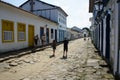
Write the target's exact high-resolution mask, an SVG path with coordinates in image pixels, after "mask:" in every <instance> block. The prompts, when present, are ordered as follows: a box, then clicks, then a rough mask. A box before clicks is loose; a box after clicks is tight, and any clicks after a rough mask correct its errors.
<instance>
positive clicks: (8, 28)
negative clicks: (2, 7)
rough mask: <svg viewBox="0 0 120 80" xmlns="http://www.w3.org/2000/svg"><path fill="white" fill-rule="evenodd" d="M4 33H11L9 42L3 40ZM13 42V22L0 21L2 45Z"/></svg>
mask: <svg viewBox="0 0 120 80" xmlns="http://www.w3.org/2000/svg"><path fill="white" fill-rule="evenodd" d="M4 32H12V35H11V36H12V38H11V40H4V39H5V34H4ZM9 42H14V22H13V21H10V20H4V19H2V43H9Z"/></svg>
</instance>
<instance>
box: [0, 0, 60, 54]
mask: <svg viewBox="0 0 120 80" xmlns="http://www.w3.org/2000/svg"><path fill="white" fill-rule="evenodd" d="M57 25H58V23H56V22H55V21H51V20H49V19H47V18H43V17H40V16H38V15H35V14H33V13H30V12H28V11H25V10H23V9H20V8H18V7H15V6H13V5H11V4H8V3H6V2H3V1H0V53H3V52H7V51H12V50H18V49H22V48H26V47H31V46H34V36H35V35H37V34H38V36H39V38H40V37H41V33H45V35H46V36H47V37H46V44H48V43H51V42H52V41H53V40H54V39H55V38H56V37H55V36H56V35H55V34H56V30H57V29H58V27H57ZM39 45H41V39H40V43H39Z"/></svg>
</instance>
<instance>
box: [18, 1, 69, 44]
mask: <svg viewBox="0 0 120 80" xmlns="http://www.w3.org/2000/svg"><path fill="white" fill-rule="evenodd" d="M20 8H22V9H24V10H27V11H30V12H32V13H34V14H36V15H38V16H42V17H45V18H47V19H50V20H52V21H55V22H57V23H58V29H57V31H56V40H57V41H58V42H60V41H63V40H64V37H65V35H66V29H67V16H68V15H67V14H66V13H65V12H64V11H63V9H61V8H60V7H58V6H55V5H52V4H48V3H46V2H43V1H40V0H28V1H26V2H25V3H23V4H22V5H21V6H20Z"/></svg>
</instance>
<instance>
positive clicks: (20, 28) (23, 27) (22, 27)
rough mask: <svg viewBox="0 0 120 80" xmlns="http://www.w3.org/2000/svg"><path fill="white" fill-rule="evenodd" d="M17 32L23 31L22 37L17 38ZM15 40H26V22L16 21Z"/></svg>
mask: <svg viewBox="0 0 120 80" xmlns="http://www.w3.org/2000/svg"><path fill="white" fill-rule="evenodd" d="M19 33H24V39H19V38H20V36H19ZM17 40H18V41H19V42H21V41H26V24H24V23H20V22H18V23H17Z"/></svg>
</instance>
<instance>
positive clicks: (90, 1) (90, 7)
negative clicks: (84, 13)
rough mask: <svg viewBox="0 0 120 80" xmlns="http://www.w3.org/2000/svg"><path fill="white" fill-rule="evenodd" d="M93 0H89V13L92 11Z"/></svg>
mask: <svg viewBox="0 0 120 80" xmlns="http://www.w3.org/2000/svg"><path fill="white" fill-rule="evenodd" d="M94 1H95V0H89V13H92V12H93V7H94Z"/></svg>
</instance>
